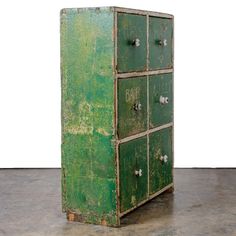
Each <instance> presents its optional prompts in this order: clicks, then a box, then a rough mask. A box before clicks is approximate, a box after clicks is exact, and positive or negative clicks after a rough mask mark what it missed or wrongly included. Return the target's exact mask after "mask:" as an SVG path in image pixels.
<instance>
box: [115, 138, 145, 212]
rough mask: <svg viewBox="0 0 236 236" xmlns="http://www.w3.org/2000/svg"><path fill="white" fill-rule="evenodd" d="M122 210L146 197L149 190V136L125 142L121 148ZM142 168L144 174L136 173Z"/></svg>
mask: <svg viewBox="0 0 236 236" xmlns="http://www.w3.org/2000/svg"><path fill="white" fill-rule="evenodd" d="M119 157H120V159H119V163H120V204H121V206H120V207H121V212H123V211H125V210H127V209H130V208H131V207H134V206H136V205H137V204H138V203H139V202H141V201H142V200H144V199H146V198H147V196H148V192H147V183H148V182H147V178H148V175H147V138H146V137H142V138H138V139H134V140H132V141H129V142H127V143H123V144H121V145H120V148H119ZM140 169H141V170H142V176H137V175H135V171H136V170H140Z"/></svg>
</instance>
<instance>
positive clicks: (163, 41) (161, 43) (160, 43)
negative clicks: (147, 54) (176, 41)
mask: <svg viewBox="0 0 236 236" xmlns="http://www.w3.org/2000/svg"><path fill="white" fill-rule="evenodd" d="M157 44H158V45H160V46H163V47H166V46H167V39H163V40H161V39H159V40H157Z"/></svg>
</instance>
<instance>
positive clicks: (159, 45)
mask: <svg viewBox="0 0 236 236" xmlns="http://www.w3.org/2000/svg"><path fill="white" fill-rule="evenodd" d="M172 40H173V20H172V19H166V18H159V17H149V49H150V52H149V63H150V64H149V69H150V70H156V69H164V68H171V67H172V66H173V59H172Z"/></svg>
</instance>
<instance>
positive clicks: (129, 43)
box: [117, 13, 147, 72]
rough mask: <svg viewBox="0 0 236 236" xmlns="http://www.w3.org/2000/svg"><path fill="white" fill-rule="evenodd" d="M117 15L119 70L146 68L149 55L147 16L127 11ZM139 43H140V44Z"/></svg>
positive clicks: (129, 70) (127, 70) (140, 69)
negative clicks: (127, 12)
mask: <svg viewBox="0 0 236 236" xmlns="http://www.w3.org/2000/svg"><path fill="white" fill-rule="evenodd" d="M117 15H118V16H117V25H118V26H117V31H118V32H117V41H118V42H117V70H118V72H131V71H142V70H145V69H146V55H147V36H146V34H147V33H146V30H147V23H146V22H147V21H146V16H141V15H134V14H126V13H118V14H117ZM135 40H136V41H135ZM138 41H139V43H138ZM135 42H136V44H135ZM138 44H140V45H139V46H138Z"/></svg>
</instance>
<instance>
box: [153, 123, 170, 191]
mask: <svg viewBox="0 0 236 236" xmlns="http://www.w3.org/2000/svg"><path fill="white" fill-rule="evenodd" d="M149 145H150V146H149V190H150V194H153V193H155V192H157V191H158V190H160V189H162V188H164V187H165V186H166V185H168V184H171V183H172V181H173V178H172V164H173V159H172V155H173V153H172V128H171V127H170V128H166V129H163V130H160V131H157V132H155V133H151V134H150V136H149Z"/></svg>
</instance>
